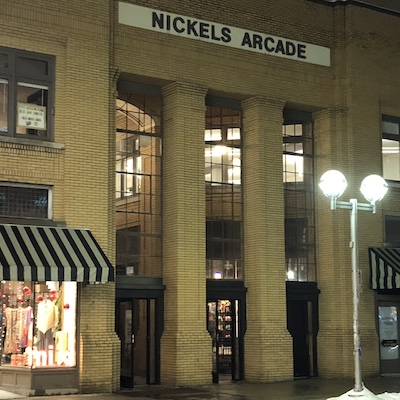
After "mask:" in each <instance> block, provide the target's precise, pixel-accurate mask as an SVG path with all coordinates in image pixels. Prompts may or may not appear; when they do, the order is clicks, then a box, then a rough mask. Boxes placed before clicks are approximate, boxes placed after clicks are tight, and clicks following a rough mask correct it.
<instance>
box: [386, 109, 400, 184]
mask: <svg viewBox="0 0 400 400" xmlns="http://www.w3.org/2000/svg"><path fill="white" fill-rule="evenodd" d="M382 170H383V178H384V179H387V180H392V181H400V118H398V117H391V116H388V115H383V116H382Z"/></svg>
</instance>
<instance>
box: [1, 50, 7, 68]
mask: <svg viewBox="0 0 400 400" xmlns="http://www.w3.org/2000/svg"><path fill="white" fill-rule="evenodd" d="M8 65H9V60H8V54H5V53H0V68H3V69H4V68H8Z"/></svg>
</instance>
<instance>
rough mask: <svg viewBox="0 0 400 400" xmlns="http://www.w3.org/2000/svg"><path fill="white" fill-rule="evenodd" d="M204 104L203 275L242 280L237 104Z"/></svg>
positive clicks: (215, 101) (220, 101)
mask: <svg viewBox="0 0 400 400" xmlns="http://www.w3.org/2000/svg"><path fill="white" fill-rule="evenodd" d="M206 104H207V109H206V125H205V133H204V142H205V154H204V158H205V184H206V218H207V219H206V235H207V242H206V255H207V267H206V276H207V278H212V279H243V278H244V273H243V235H242V220H243V217H242V205H243V199H242V190H241V171H242V166H241V114H240V104H238V103H236V102H234V101H232V100H227V99H218V98H212V97H208V98H207V102H206ZM228 107H229V108H228Z"/></svg>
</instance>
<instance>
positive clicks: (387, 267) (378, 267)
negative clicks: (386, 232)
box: [369, 247, 400, 289]
mask: <svg viewBox="0 0 400 400" xmlns="http://www.w3.org/2000/svg"><path fill="white" fill-rule="evenodd" d="M369 261H370V269H371V288H372V289H400V248H394V247H370V248H369Z"/></svg>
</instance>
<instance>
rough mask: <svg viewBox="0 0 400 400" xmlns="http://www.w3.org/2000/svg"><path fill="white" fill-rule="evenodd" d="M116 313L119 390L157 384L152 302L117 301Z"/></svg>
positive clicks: (152, 300) (153, 308)
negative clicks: (119, 348)
mask: <svg viewBox="0 0 400 400" xmlns="http://www.w3.org/2000/svg"><path fill="white" fill-rule="evenodd" d="M117 313H118V315H117V320H118V324H117V334H118V336H119V338H120V340H121V386H122V387H125V388H129V387H133V386H135V385H145V384H148V385H150V384H156V383H159V378H158V368H159V367H158V361H157V359H158V358H157V357H156V354H157V349H158V347H159V345H158V343H157V334H156V301H155V299H118V307H117Z"/></svg>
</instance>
